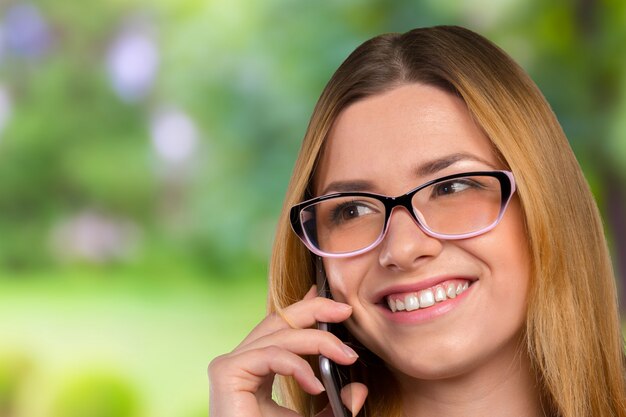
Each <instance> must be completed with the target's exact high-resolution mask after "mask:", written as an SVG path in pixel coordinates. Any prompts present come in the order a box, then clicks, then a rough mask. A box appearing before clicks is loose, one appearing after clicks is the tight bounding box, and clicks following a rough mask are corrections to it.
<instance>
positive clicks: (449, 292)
mask: <svg viewBox="0 0 626 417" xmlns="http://www.w3.org/2000/svg"><path fill="white" fill-rule="evenodd" d="M446 295H447V296H448V298H455V297H456V289H455V288H454V285H448V289H447V290H446Z"/></svg>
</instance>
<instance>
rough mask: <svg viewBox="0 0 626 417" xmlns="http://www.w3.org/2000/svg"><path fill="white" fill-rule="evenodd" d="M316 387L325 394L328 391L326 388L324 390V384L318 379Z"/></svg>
mask: <svg viewBox="0 0 626 417" xmlns="http://www.w3.org/2000/svg"><path fill="white" fill-rule="evenodd" d="M315 386H316V387H317V389H318V390H319V392H324V391H326V388H324V384H322V383H321V382H320V380H319V379H317V378H316V379H315Z"/></svg>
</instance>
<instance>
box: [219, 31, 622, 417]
mask: <svg viewBox="0 0 626 417" xmlns="http://www.w3.org/2000/svg"><path fill="white" fill-rule="evenodd" d="M329 195H332V198H331V197H327V196H329ZM321 196H323V197H322V198H319V197H321ZM381 196H392V197H394V198H389V197H381ZM303 201H306V202H305V203H304V204H301V203H302V202H303ZM292 207H293V208H292ZM290 211H291V212H292V217H291V223H292V225H290ZM292 226H293V228H294V230H295V231H296V232H297V233H298V234H299V236H297V235H296V234H295V233H293V231H292V230H290V229H291V227H292ZM299 238H300V239H299ZM318 256H321V258H322V259H323V269H324V271H325V273H326V275H327V278H328V284H329V286H330V290H331V292H332V296H333V299H334V300H329V299H325V298H321V297H316V289H315V288H311V286H312V284H314V283H315V271H314V267H315V259H316V258H317V257H318ZM269 310H270V315H269V316H268V317H267V318H266V319H265V320H264V321H263V322H261V323H260V324H259V325H258V326H257V327H256V328H255V329H254V330H253V331H252V332H251V333H250V335H249V336H248V337H247V338H246V339H245V340H244V341H243V342H242V343H241V345H240V346H239V347H237V348H236V349H235V350H234V351H233V352H231V353H229V354H227V355H224V356H221V357H219V358H217V359H215V360H214V361H213V362H212V364H211V365H210V367H209V376H210V386H211V399H210V401H211V403H210V407H211V413H212V414H211V415H212V416H214V417H224V416H280V415H284V416H296V415H302V416H312V415H316V413H320V412H321V415H324V416H330V415H332V413H331V411H330V409H329V408H328V407H327V406H326V397H325V395H318V394H320V393H321V392H322V391H323V387H322V386H321V384H320V382H319V380H318V379H317V378H316V376H315V375H314V370H315V372H317V367H316V365H315V363H316V355H320V354H321V355H324V356H327V357H328V358H330V359H331V360H333V361H335V362H337V363H338V364H342V365H350V364H352V366H351V368H352V375H353V378H354V379H355V381H359V382H354V383H353V384H352V385H350V386H349V387H348V388H346V389H344V391H343V399H344V403H346V405H347V406H348V407H349V408H350V409H351V410H352V412H353V413H356V412H358V411H359V410H363V411H361V412H362V413H363V415H367V416H427V415H438V416H464V417H468V416H474V415H476V416H485V415H490V416H498V415H507V416H540V415H549V416H563V417H570V416H571V417H574V416H576V417H579V416H626V388H625V375H626V372H625V362H624V355H623V345H622V344H623V342H622V336H621V333H620V327H619V317H618V313H617V302H616V291H615V288H614V279H613V274H612V270H611V264H610V260H609V256H608V251H607V248H606V243H605V239H604V235H603V230H602V224H601V220H600V218H599V215H598V211H597V208H596V205H595V203H594V201H593V198H592V195H591V193H590V191H589V188H588V186H587V184H586V182H585V180H584V177H583V175H582V173H581V170H580V168H579V166H578V164H577V162H576V159H575V157H574V155H573V153H572V151H571V149H570V147H569V145H568V142H567V139H566V138H565V136H564V134H563V132H562V130H561V128H560V126H559V124H558V122H557V120H556V118H555V116H554V115H553V113H552V111H551V110H550V108H549V106H548V104H547V103H546V102H545V99H544V98H543V96H542V95H541V93H540V92H539V91H538V89H537V87H536V86H535V85H534V83H533V82H532V81H531V80H530V79H529V77H528V76H527V75H526V74H525V73H524V72H523V70H522V69H521V68H519V66H517V65H516V64H515V63H514V62H513V61H512V60H511V59H510V58H509V57H508V56H507V55H506V54H505V53H503V52H502V51H501V50H500V49H498V48H497V47H496V46H494V45H493V44H491V43H490V42H489V41H487V40H485V39H484V38H482V37H480V36H479V35H477V34H475V33H473V32H471V31H469V30H466V29H463V28H459V27H434V28H426V29H416V30H413V31H410V32H407V33H405V34H388V35H382V36H379V37H376V38H373V39H371V40H369V41H367V42H365V43H364V44H363V45H361V46H360V47H359V48H357V49H356V50H355V51H354V52H353V53H352V54H351V55H350V56H349V57H348V59H347V60H346V61H345V62H344V63H343V64H342V65H341V67H340V68H339V69H338V70H337V72H336V73H335V74H334V75H333V77H332V79H331V80H330V82H329V84H328V85H327V86H326V89H325V90H324V92H323V93H322V96H321V98H320V100H319V102H318V104H317V106H316V108H315V110H314V113H313V116H312V119H311V122H310V125H309V128H308V131H307V134H306V136H305V139H304V142H303V145H302V149H301V152H300V155H299V157H298V160H297V162H296V166H295V169H294V175H293V178H292V181H291V184H290V186H289V189H288V192H287V197H286V200H285V206H284V209H283V213H282V216H281V218H280V220H279V225H278V231H277V236H276V242H275V246H274V252H273V257H272V262H271V268H270V294H269ZM316 322H331V323H342V325H341V326H343V328H344V331H343V332H340V333H342V334H341V339H339V338H338V337H336V336H335V335H333V334H330V333H328V332H323V331H320V330H316V329H314V328H313V326H314V325H315V323H316ZM348 345H349V346H348ZM350 346H351V347H352V348H350ZM355 351H356V352H355ZM357 356H358V359H357ZM303 357H304V358H307V359H308V362H307V361H305V360H304V359H303ZM275 375H283V376H288V377H287V378H285V379H284V380H281V382H282V384H281V386H282V388H281V389H280V390H279V396H280V401H279V403H281V404H282V405H283V406H284V407H285V408H283V407H280V406H278V405H277V404H276V403H275V402H274V401H273V400H272V383H273V381H274V376H275ZM324 407H326V408H324ZM288 409H290V410H296V411H295V412H292V411H290V410H288ZM322 409H323V411H322Z"/></svg>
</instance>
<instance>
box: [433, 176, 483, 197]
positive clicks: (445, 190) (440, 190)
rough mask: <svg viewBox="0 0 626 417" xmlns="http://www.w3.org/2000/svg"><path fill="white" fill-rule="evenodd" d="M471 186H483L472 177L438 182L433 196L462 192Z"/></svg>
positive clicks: (475, 187)
mask: <svg viewBox="0 0 626 417" xmlns="http://www.w3.org/2000/svg"><path fill="white" fill-rule="evenodd" d="M470 188H474V189H477V188H481V186H480V184H478V183H477V182H476V181H473V180H470V179H455V180H451V181H446V182H442V183H439V184H436V185H435V187H434V189H433V196H435V197H439V196H445V195H451V194H456V193H460V192H462V191H465V190H467V189H470Z"/></svg>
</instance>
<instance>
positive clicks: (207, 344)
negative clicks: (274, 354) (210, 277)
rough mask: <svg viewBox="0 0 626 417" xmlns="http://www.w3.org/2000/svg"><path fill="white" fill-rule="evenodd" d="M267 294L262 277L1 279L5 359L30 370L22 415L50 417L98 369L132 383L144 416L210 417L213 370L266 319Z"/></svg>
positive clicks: (0, 337)
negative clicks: (72, 387) (209, 370)
mask: <svg viewBox="0 0 626 417" xmlns="http://www.w3.org/2000/svg"><path fill="white" fill-rule="evenodd" d="M265 291H266V284H265V280H264V279H263V278H262V277H259V278H258V279H248V280H245V281H236V282H230V283H228V282H222V283H213V284H211V285H209V284H207V283H203V282H201V281H200V280H198V279H196V278H195V277H180V278H179V279H176V280H173V279H172V280H169V281H167V282H163V281H160V282H151V281H149V280H147V279H146V278H145V277H139V278H138V277H133V276H129V275H127V274H126V273H123V272H116V273H114V274H112V275H111V274H102V276H92V275H89V276H82V275H81V273H76V274H70V275H63V276H51V277H50V276H48V277H35V278H28V279H19V280H7V279H2V280H1V281H0V358H2V357H4V358H10V359H11V358H12V359H15V360H20V361H22V362H24V363H27V364H28V365H27V368H28V372H27V375H26V377H25V380H24V382H23V384H22V386H21V390H20V391H19V393H18V394H16V395H19V404H18V412H17V413H16V414H15V416H16V417H35V416H41V415H46V416H50V415H51V411H50V410H51V409H52V407H53V405H54V403H55V401H56V398H57V397H58V396H59V395H60V393H61V392H62V391H63V389H64V387H66V386H68V384H71V383H72V381H74V380H76V379H77V378H81V377H82V376H84V375H89V374H98V373H108V374H114V375H117V376H119V377H120V378H122V379H124V380H125V381H128V383H129V384H130V386H132V387H133V390H134V392H135V396H136V398H137V400H138V403H139V409H140V413H139V417H147V416H150V417H165V416H168V417H171V416H179V417H196V416H206V410H207V398H208V395H207V393H208V390H207V388H208V383H207V377H206V367H207V365H208V363H209V362H210V360H211V359H212V358H213V357H215V356H217V355H219V354H221V353H225V352H227V351H229V350H231V349H232V348H233V347H234V346H236V345H237V344H238V343H239V341H241V339H242V338H243V337H244V336H245V334H247V332H248V331H249V330H250V329H251V328H252V327H253V326H254V325H255V324H256V323H257V322H258V321H259V320H260V319H262V317H263V316H264V309H265V306H264V303H265Z"/></svg>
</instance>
